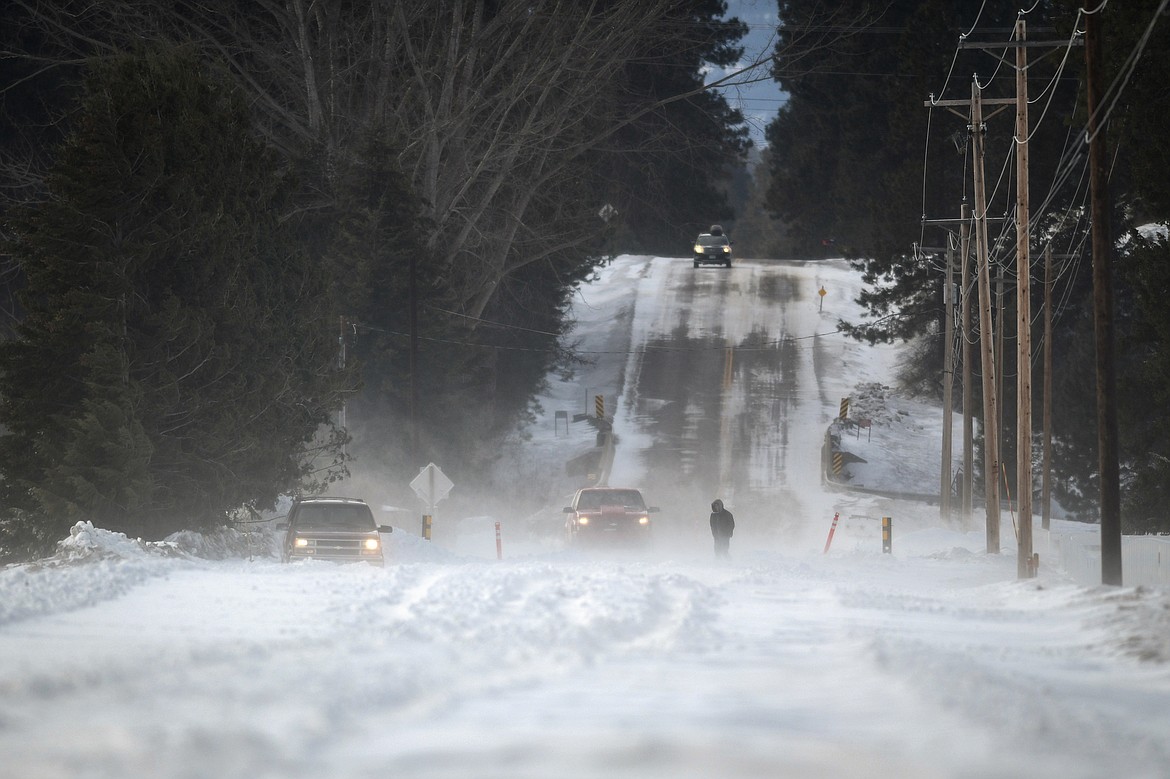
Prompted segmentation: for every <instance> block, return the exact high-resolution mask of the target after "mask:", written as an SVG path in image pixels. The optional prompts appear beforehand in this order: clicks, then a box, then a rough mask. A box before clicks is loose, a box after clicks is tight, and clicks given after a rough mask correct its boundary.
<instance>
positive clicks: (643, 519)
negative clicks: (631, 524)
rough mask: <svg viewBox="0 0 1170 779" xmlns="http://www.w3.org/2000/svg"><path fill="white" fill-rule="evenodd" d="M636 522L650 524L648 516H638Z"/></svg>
mask: <svg viewBox="0 0 1170 779" xmlns="http://www.w3.org/2000/svg"><path fill="white" fill-rule="evenodd" d="M638 524H639V525H649V524H650V517H647V516H641V517H638Z"/></svg>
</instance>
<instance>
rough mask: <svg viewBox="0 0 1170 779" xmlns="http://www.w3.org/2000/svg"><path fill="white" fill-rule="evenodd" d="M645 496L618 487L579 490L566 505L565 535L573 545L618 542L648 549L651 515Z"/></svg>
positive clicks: (655, 509)
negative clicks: (643, 497) (569, 503)
mask: <svg viewBox="0 0 1170 779" xmlns="http://www.w3.org/2000/svg"><path fill="white" fill-rule="evenodd" d="M657 511H658V507H657V506H647V505H646V501H644V500H643V499H642V493H641V492H639V491H638V490H635V489H627V488H619V487H586V488H584V489H580V490H577V492H576V494H574V495H573V503H572V505H570V506H565V508H564V513H565V532H566V534H567V535H568V539H569V543H570V544H606V543H617V544H622V545H631V546H646V545H648V544H649V543H650V537H651V536H650V532H651V524H652V523H651V521H650V515H651V514H654V513H656V512H657Z"/></svg>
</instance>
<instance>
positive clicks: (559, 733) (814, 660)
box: [0, 530, 1170, 779]
mask: <svg viewBox="0 0 1170 779" xmlns="http://www.w3.org/2000/svg"><path fill="white" fill-rule="evenodd" d="M82 535H83V537H82V538H81V542H80V543H81V545H82V546H84V547H85V548H87V549H89V550H101V551H102V552H103V553H104V554H106V555H108V556H107V557H106V559H105V560H104V562H100V563H98V562H93V561H90V562H74V563H71V564H69V565H67V566H65V568H64V569H62V568H45V569H41V570H37V571H25V572H23V573H22V574H21V575H20V576H15V575H14V572H13V571H12V570H9V571H5V572H4V573H3V574H2V575H0V585H2V586H3V592H4V595H5V598H6V600H7V601H8V602H9V603H10V604H15V603H18V602H20V601H21V600H22V598H21V595H20V592H21V588H23V590H24V592H26V593H28V595H27V596H26V597H25V598H24V599H23V600H25V601H26V605H28V606H29V607H30V608H29V609H28V610H26V612H25V613H26V616H25V617H24V618H23V619H21V618H14V619H11V620H9V621H7V622H6V623H5V624H3V625H0V753H2V754H3V755H4V762H3V764H0V775H2V776H5V777H14V778H15V777H30V778H31V777H45V778H46V779H48V778H50V777H123V778H127V777H200V778H202V777H225V778H226V777H325V776H328V777H373V776H386V775H393V776H409V777H548V776H564V777H576V776H580V777H592V776H607V777H655V776H663V777H667V776H669V777H710V776H743V777H749V776H750V777H756V776H758V777H765V776H834V777H851V776H856V777H862V776H900V777H939V776H952V777H1014V776H1023V775H1028V776H1032V777H1054V778H1055V777H1062V778H1063V779H1069V778H1072V777H1086V778H1088V777H1100V776H1127V777H1157V776H1165V775H1166V770H1165V769H1166V767H1167V765H1170V762H1167V761H1170V707H1168V706H1167V702H1168V701H1170V674H1168V672H1167V665H1166V661H1167V660H1168V659H1170V658H1168V657H1167V656H1166V654H1165V651H1166V649H1167V643H1166V641H1165V631H1166V629H1167V626H1168V624H1170V616H1168V615H1167V614H1166V613H1165V610H1166V600H1165V598H1164V597H1161V598H1160V597H1159V596H1157V595H1156V594H1150V593H1142V592H1135V591H1116V590H1101V591H1096V592H1094V591H1085V590H1082V589H1078V588H1075V587H1072V586H1071V585H1059V584H1058V585H1051V584H1044V583H1036V582H1030V583H1018V582H1015V581H1013V571H1014V562H1013V560H1012V559H1010V558H1006V557H988V556H986V555H980V554H977V553H972V552H970V551H962V550H963V549H964V548H966V549H969V548H970V547H971V546H973V545H974V543H975V542H977V539H976V538H964V537H963V536H960V535H955V534H949V533H946V532H944V531H938V530H934V531H920V532H918V533H911V534H908V536H907V537H906V538H905V539H901V543H900V545H901V546H902V547H905V549H904V551H903V552H902V553H901V554H899V555H897V556H892V555H883V554H881V553H880V552H863V551H860V550H856V551H852V552H849V553H845V554H842V555H829V556H823V555H822V556H819V557H817V556H808V555H781V554H777V553H772V552H756V553H750V554H745V555H742V556H740V557H739V558H737V559H736V560H734V561H733V562H731V563H716V562H715V561H714V560H709V559H707V558H706V556H705V555H704V556H702V557H701V558H700V557H698V556H696V557H693V558H690V559H680V558H678V557H677V556H671V557H662V558H653V557H652V558H648V559H641V560H638V559H588V558H581V557H579V556H573V555H570V554H568V553H561V554H549V555H545V556H542V557H530V558H527V559H523V560H516V561H508V560H505V561H502V562H499V561H494V560H473V559H468V558H459V557H455V556H451V557H449V558H447V559H444V558H443V557H442V556H441V555H440V554H438V553H437V552H436V551H435V550H433V549H426V548H424V547H423V545H422V544H423V542H421V541H417V540H416V539H414V538H399V539H397V540H396V543H395V544H394V545H393V549H394V557H395V560H396V562H395V563H394V564H393V565H391V566H389V567H388V568H386V569H384V570H383V569H376V568H366V567H360V566H359V567H343V566H334V565H331V564H326V563H317V564H303V565H294V566H282V565H280V564H278V563H276V562H273V561H262V560H257V561H254V562H251V563H248V562H242V561H225V562H209V561H203V560H182V559H175V558H159V557H158V556H156V555H154V554H152V553H150V552H146V551H142V550H140V549H139V548H137V547H136V546H134V545H132V544H128V543H126V542H124V541H123V540H121V539H119V538H117V537H110V536H108V535H107V534H104V533H102V532H101V531H92V532H88V533H85V534H82ZM955 544H964V545H965V546H954V545H955ZM939 547H946V548H947V550H948V551H932V550H936V549H937V548H939ZM67 571H68V572H67ZM60 577H70V578H72V581H73V584H74V585H75V586H77V587H80V588H82V589H84V588H85V587H86V586H87V584H88V583H89V581H90V580H91V579H92V580H94V581H95V584H99V585H100V586H104V587H106V588H107V593H108V594H111V595H112V593H113V592H114V591H115V590H116V589H117V588H118V587H117V585H121V584H124V585H125V592H124V593H123V594H121V595H118V596H116V597H104V598H101V599H99V600H97V601H96V602H93V603H90V604H89V605H87V606H86V607H83V608H78V609H71V610H70V609H60V608H57V607H55V606H54V605H53V604H54V602H55V599H54V598H41V599H40V600H39V603H38V602H37V598H35V597H33V595H32V593H36V592H44V591H45V590H46V589H48V587H47V580H49V579H52V578H60ZM99 580H100V581H99ZM111 584H113V585H115V587H111V586H110V585H111ZM1159 609H1161V610H1162V611H1161V616H1160V618H1159V611H1158V610H1159ZM30 611H40V612H41V614H40V615H39V616H33V615H32V614H31V613H29V612H30ZM1159 619H1160V622H1159V621H1158V620H1159ZM1158 653H1161V655H1160V656H1159V655H1158ZM1143 656H1144V657H1145V658H1147V659H1144V660H1143Z"/></svg>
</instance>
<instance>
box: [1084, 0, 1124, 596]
mask: <svg viewBox="0 0 1170 779" xmlns="http://www.w3.org/2000/svg"><path fill="white" fill-rule="evenodd" d="M1101 58H1102V48H1101V12H1100V10H1098V12H1097V13H1092V14H1087V15H1086V16H1085V74H1086V76H1085V77H1086V93H1087V99H1088V106H1087V107H1088V112H1089V121H1088V125H1087V126H1086V128H1085V129H1086V131H1087V132H1088V141H1089V191H1090V194H1089V201H1090V204H1091V209H1090V210H1091V213H1092V217H1091V219H1092V225H1093V227H1092V238H1093V241H1092V242H1093V324H1094V327H1093V329H1094V332H1095V335H1096V342H1097V465H1098V469H1097V472H1098V474H1099V478H1100V480H1101V583H1102V584H1112V585H1118V586H1120V585H1121V583H1122V578H1121V476H1120V467H1119V465H1118V460H1119V457H1118V446H1117V407H1116V405H1115V402H1114V401H1115V397H1116V394H1117V389H1116V385H1117V375H1116V370H1115V368H1114V363H1113V283H1112V280H1111V279H1110V273H1111V267H1110V266H1111V262H1110V256H1111V255H1110V252H1111V251H1112V246H1111V245H1110V244H1111V236H1110V230H1109V179H1108V168H1107V160H1106V149H1105V134H1104V133H1105V128H1104V121H1103V117H1102V116H1099V115H1098V112H1099V111H1100V110H1101V95H1102V89H1101V87H1102V84H1101V82H1102V74H1101Z"/></svg>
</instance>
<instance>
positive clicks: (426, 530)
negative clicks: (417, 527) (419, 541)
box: [422, 514, 431, 541]
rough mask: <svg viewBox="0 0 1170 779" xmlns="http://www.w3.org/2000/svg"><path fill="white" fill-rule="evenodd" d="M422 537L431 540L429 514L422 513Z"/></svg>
mask: <svg viewBox="0 0 1170 779" xmlns="http://www.w3.org/2000/svg"><path fill="white" fill-rule="evenodd" d="M422 537H423V538H425V539H426V540H428V541H430V540H431V515H430V514H423V518H422Z"/></svg>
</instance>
